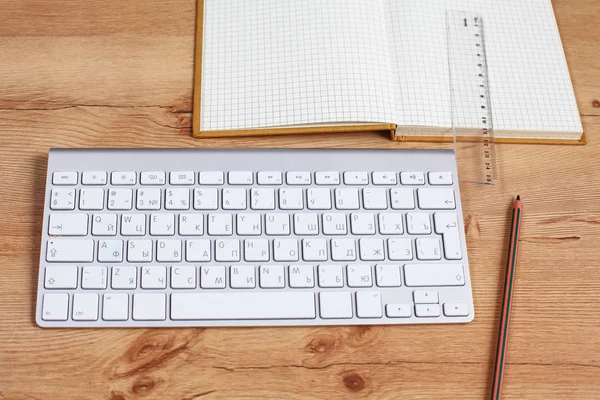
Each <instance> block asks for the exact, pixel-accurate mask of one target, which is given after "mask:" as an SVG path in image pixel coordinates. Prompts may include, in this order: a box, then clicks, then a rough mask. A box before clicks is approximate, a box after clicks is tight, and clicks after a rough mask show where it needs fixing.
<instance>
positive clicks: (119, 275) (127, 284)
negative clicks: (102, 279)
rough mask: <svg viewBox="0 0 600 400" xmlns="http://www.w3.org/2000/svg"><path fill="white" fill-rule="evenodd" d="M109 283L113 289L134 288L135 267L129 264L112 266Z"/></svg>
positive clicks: (135, 281)
mask: <svg viewBox="0 0 600 400" xmlns="http://www.w3.org/2000/svg"><path fill="white" fill-rule="evenodd" d="M110 285H111V287H112V288H113V289H135V288H136V287H137V268H136V267H133V266H129V265H123V266H118V267H112V274H111V279H110Z"/></svg>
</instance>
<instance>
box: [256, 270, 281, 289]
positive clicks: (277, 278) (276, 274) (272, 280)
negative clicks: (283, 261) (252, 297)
mask: <svg viewBox="0 0 600 400" xmlns="http://www.w3.org/2000/svg"><path fill="white" fill-rule="evenodd" d="M258 271H259V277H260V287H261V288H263V289H278V288H283V287H285V278H284V275H283V265H261V266H260V267H259V268H258Z"/></svg>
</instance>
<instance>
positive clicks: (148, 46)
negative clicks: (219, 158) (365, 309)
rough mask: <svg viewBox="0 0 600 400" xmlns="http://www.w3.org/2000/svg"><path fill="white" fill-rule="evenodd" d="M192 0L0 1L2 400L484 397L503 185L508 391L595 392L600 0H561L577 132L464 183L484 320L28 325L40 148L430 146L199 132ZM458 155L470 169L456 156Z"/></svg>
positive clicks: (517, 152) (519, 395)
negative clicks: (488, 179)
mask: <svg viewBox="0 0 600 400" xmlns="http://www.w3.org/2000/svg"><path fill="white" fill-rule="evenodd" d="M194 3H195V2H194V0H161V1H158V0H145V1H143V2H142V1H139V0H131V1H128V2H122V1H116V0H105V1H100V0H88V1H85V2H73V1H68V0H47V1H42V0H4V1H2V5H1V6H0V20H1V21H2V24H0V60H2V62H0V181H1V182H2V183H3V185H4V186H3V188H2V190H1V191H0V399H2V400H5V399H11V400H12V399H19V400H20V399H111V400H123V399H142V398H144V399H190V400H191V399H201V398H202V399H204V398H206V399H213V398H214V399H220V398H225V399H232V398H259V399H267V398H270V399H281V398H290V399H307V398H327V399H334V398H342V399H354V398H356V399H358V398H365V399H367V398H368V399H396V398H403V399H408V398H410V399H428V400H429V399H483V398H487V397H488V396H489V390H490V385H491V383H490V378H491V373H492V368H493V365H492V361H493V357H494V346H495V338H496V334H497V323H498V316H499V315H498V314H499V309H500V295H501V290H502V288H501V283H502V277H503V269H504V265H505V263H504V257H505V254H506V246H507V243H506V242H507V235H508V216H509V212H510V207H511V204H512V200H513V197H514V195H516V194H517V193H519V194H521V197H522V199H523V203H524V208H525V209H524V220H523V225H522V229H523V230H522V233H521V235H522V236H521V244H520V246H521V247H520V255H519V256H520V260H519V263H518V267H517V277H516V286H515V297H514V303H513V311H512V323H511V333H510V343H509V349H508V363H507V367H506V380H505V388H504V395H505V397H506V398H513V399H567V398H572V399H597V398H599V395H598V392H599V391H600V356H599V355H600V341H599V340H598V337H600V313H599V312H598V304H600V281H599V279H598V278H599V276H600V275H599V272H598V270H599V269H598V268H599V267H600V263H599V262H598V248H599V246H600V190H599V188H600V173H598V171H600V157H599V156H598V154H599V153H600V136H599V135H600V50H599V49H600V26H598V24H597V21H598V19H599V18H600V3H599V2H598V1H597V0H557V1H554V2H553V4H554V6H555V12H556V16H557V20H558V23H559V27H560V31H561V36H562V38H563V42H564V47H565V52H566V54H567V60H568V63H569V67H570V71H571V75H572V79H573V83H574V87H575V93H576V96H577V101H578V105H579V109H580V112H581V114H582V120H583V125H584V130H585V132H586V135H587V141H588V144H587V145H585V146H541V145H498V146H497V151H498V164H499V181H500V183H499V184H498V185H496V186H495V187H493V188H482V187H479V186H476V185H469V184H463V185H461V192H462V199H463V208H464V218H465V224H466V228H467V245H468V248H469V257H470V261H471V274H472V283H473V291H474V297H475V309H476V317H475V320H474V321H473V322H472V323H470V324H466V325H460V326H406V327H389V326H388V327H336V328H285V329H282V328H256V329H154V330H151V329H123V330H115V329H110V330H94V329H90V330H48V329H40V328H38V327H37V326H36V325H35V322H34V301H35V289H36V277H37V269H38V265H37V259H38V254H39V250H40V242H39V240H40V229H41V225H42V221H41V218H42V206H43V198H42V197H41V195H40V194H41V193H43V189H44V187H43V185H44V177H45V173H46V162H47V152H48V149H49V148H51V147H207V148H216V147H311V146H315V147H379V148H409V147H425V148H427V147H429V148H431V147H440V146H446V145H439V144H438V145H433V144H425V143H421V144H415V143H395V142H392V141H390V140H389V137H388V136H386V135H384V134H377V133H372V134H369V133H366V134H363V133H361V134H350V135H347V136H344V140H343V141H341V140H340V136H339V134H328V135H319V136H313V135H310V136H281V137H270V138H261V139H257V138H228V139H203V140H198V139H193V138H191V136H190V135H191V104H192V79H193V49H194V16H195V4H194ZM460 168H461V169H462V170H466V171H468V170H469V168H471V166H470V165H468V164H461V165H460Z"/></svg>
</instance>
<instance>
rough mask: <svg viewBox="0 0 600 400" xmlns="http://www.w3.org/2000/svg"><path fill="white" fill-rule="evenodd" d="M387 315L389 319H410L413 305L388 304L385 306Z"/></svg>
mask: <svg viewBox="0 0 600 400" xmlns="http://www.w3.org/2000/svg"><path fill="white" fill-rule="evenodd" d="M385 315H387V316H388V317H389V318H409V317H411V316H412V305H410V304H388V305H386V306H385Z"/></svg>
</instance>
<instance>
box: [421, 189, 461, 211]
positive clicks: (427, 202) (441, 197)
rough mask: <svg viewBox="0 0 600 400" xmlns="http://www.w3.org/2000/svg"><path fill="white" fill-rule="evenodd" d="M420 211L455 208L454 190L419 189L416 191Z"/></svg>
mask: <svg viewBox="0 0 600 400" xmlns="http://www.w3.org/2000/svg"><path fill="white" fill-rule="evenodd" d="M417 197H418V198H419V208H420V209H421V210H453V209H455V208H456V202H455V200H454V189H452V188H419V189H418V190H417Z"/></svg>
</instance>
